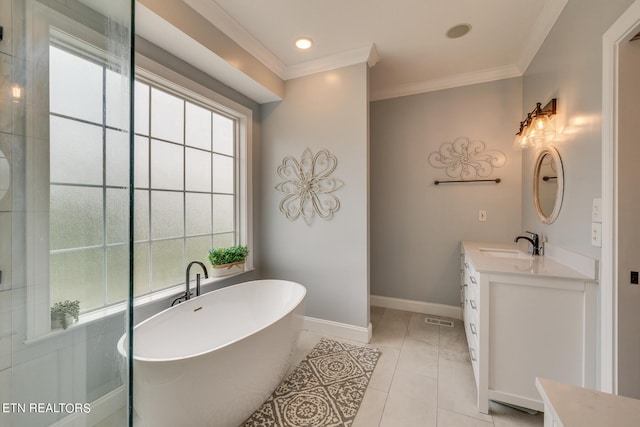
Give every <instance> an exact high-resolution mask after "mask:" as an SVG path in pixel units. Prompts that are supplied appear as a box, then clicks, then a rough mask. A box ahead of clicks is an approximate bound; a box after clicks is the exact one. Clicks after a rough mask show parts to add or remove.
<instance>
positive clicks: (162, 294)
mask: <svg viewBox="0 0 640 427" xmlns="http://www.w3.org/2000/svg"><path fill="white" fill-rule="evenodd" d="M254 270H255V269H254V268H247V269H246V270H244V271H242V272H239V273H233V274H229V275H228V276H223V277H212V278H209V279H205V280H202V281H201V282H200V286H201V287H202V288H206V287H208V286H209V285H213V284H215V283H218V282H222V281H224V280H227V279H231V278H234V277H239V276H242V275H244V274H247V273H250V272H252V271H254ZM191 289H193V287H192V288H191ZM184 291H185V286H184V283H183V284H180V285H176V286H172V287H170V288H167V289H163V290H161V291H157V292H153V293H152V294H148V295H143V296H140V297H137V298H135V299H134V300H133V308H134V310H135V309H136V308H139V307H144V306H145V305H147V304H151V303H154V302H158V301H162V300H167V301H169V300H173V299H174V298H177V297H179V296H180V295H181V294H184ZM126 310H127V303H126V302H121V303H118V304H113V305H110V306H108V307H104V308H101V309H97V310H93V311H90V312H88V313H84V314H81V315H80V316H79V318H78V321H76V322H73V323H72V324H70V325H69V326H68V327H67V329H52V330H51V331H50V332H49V333H47V334H43V335H40V336H38V337H34V338H29V339H26V340H25V341H24V344H26V345H29V344H36V343H39V342H41V341H45V340H48V339H50V338H54V337H57V336H60V335H63V334H65V333H67V332H72V331H74V330H77V329H79V328H80V327H82V326H86V325H89V324H90V323H93V322H96V321H98V320H102V319H105V318H107V317H111V316H115V315H118V314H121V313H124V312H125V311H126Z"/></svg>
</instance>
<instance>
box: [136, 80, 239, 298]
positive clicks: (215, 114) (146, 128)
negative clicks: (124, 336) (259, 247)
mask: <svg viewBox="0 0 640 427" xmlns="http://www.w3.org/2000/svg"><path fill="white" fill-rule="evenodd" d="M135 93H136V97H137V98H136V111H135V113H136V121H135V123H136V127H135V134H136V136H135V144H136V146H135V152H136V155H138V157H136V159H135V168H136V172H135V179H134V185H135V193H136V199H135V200H136V205H135V215H136V218H135V224H136V225H135V227H136V228H135V245H136V249H135V250H136V261H135V268H136V271H137V272H136V274H135V279H134V283H135V285H134V287H135V290H134V293H135V296H140V295H144V294H146V293H149V292H154V291H157V290H161V289H165V288H168V287H171V286H174V285H177V284H180V283H183V282H184V268H185V267H186V264H187V263H188V262H190V261H193V260H198V261H201V262H203V263H205V265H206V264H208V260H207V255H208V251H209V249H211V248H212V247H218V246H230V245H234V244H237V241H238V233H237V230H236V224H237V208H236V206H237V191H236V188H237V179H236V175H237V156H236V151H237V144H238V142H237V131H236V127H237V123H236V120H235V119H233V118H230V117H228V116H226V115H224V114H222V113H221V112H219V111H217V110H216V109H215V108H214V107H213V106H211V105H206V104H203V103H201V102H198V101H196V100H194V99H192V98H190V97H189V96H188V95H186V94H185V93H180V92H179V89H176V88H165V87H163V86H161V85H158V84H156V83H154V82H150V81H146V80H145V81H142V80H138V81H136V83H135ZM138 224H140V228H138ZM141 252H144V253H141Z"/></svg>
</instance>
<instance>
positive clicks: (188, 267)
mask: <svg viewBox="0 0 640 427" xmlns="http://www.w3.org/2000/svg"><path fill="white" fill-rule="evenodd" d="M193 264H198V265H199V266H200V267H202V271H204V277H205V279H207V278H209V274H208V273H207V267H205V266H204V264H203V263H201V262H200V261H191V262H190V263H189V265H188V266H187V272H186V274H185V276H186V277H185V286H186V288H187V289H186V291H185V293H184V299H185V300H188V299H190V298H191V290H190V289H189V275H190V272H191V266H192V265H193ZM196 296H200V273H198V274H196Z"/></svg>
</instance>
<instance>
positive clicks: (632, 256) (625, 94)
mask: <svg viewBox="0 0 640 427" xmlns="http://www.w3.org/2000/svg"><path fill="white" fill-rule="evenodd" d="M619 54H620V68H619V70H620V80H619V83H620V91H619V106H620V108H619V110H618V111H619V128H618V130H619V134H618V135H619V140H618V185H619V187H618V196H619V197H618V229H619V230H620V233H619V234H618V257H619V258H618V272H619V282H618V310H619V311H618V340H619V345H618V352H619V357H618V369H619V372H620V373H621V375H620V377H619V383H618V391H619V393H620V394H623V395H625V396H631V397H634V398H636V399H640V369H638V361H639V360H640V328H639V327H638V324H639V323H640V309H639V308H638V307H640V286H637V285H631V284H630V271H631V270H633V271H639V270H640V226H639V225H638V218H640V191H638V178H637V168H638V161H639V160H640V144H638V140H639V136H640V132H639V131H638V117H640V104H639V103H638V99H640V84H638V76H640V41H635V42H631V43H623V44H622V45H621V46H620V51H619Z"/></svg>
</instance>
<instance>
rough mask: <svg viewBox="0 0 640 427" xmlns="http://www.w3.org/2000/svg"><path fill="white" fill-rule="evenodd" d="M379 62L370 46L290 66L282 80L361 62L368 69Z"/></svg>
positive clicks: (375, 51) (378, 57)
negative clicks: (365, 64)
mask: <svg viewBox="0 0 640 427" xmlns="http://www.w3.org/2000/svg"><path fill="white" fill-rule="evenodd" d="M379 60H380V56H378V51H377V50H376V46H375V45H371V46H367V47H361V48H358V49H352V50H348V51H345V52H341V53H338V54H336V55H331V56H325V57H323V58H318V59H314V60H312V61H307V62H303V63H301V64H296V65H291V66H289V67H287V68H286V70H285V73H284V76H283V78H284V80H290V79H295V78H298V77H304V76H309V75H311V74H315V73H321V72H323V71H329V70H335V69H336V68H342V67H348V66H349V65H354V64H361V63H363V62H366V63H367V65H368V66H369V67H373V66H374V65H375V64H376V63H377V62H378V61H379Z"/></svg>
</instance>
